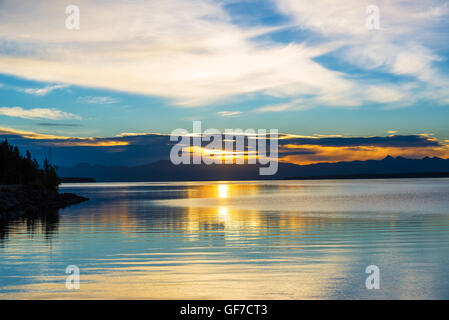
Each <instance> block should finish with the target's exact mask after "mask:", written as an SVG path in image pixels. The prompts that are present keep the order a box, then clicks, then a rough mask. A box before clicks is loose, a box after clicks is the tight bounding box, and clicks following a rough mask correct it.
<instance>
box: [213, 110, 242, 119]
mask: <svg viewBox="0 0 449 320" xmlns="http://www.w3.org/2000/svg"><path fill="white" fill-rule="evenodd" d="M241 114H242V112H241V111H219V112H218V115H220V116H221V117H228V118H230V117H237V116H239V115H241Z"/></svg>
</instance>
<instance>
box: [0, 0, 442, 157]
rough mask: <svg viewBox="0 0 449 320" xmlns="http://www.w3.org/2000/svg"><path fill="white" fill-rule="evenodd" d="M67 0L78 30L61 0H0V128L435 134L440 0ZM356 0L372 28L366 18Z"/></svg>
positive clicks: (94, 133)
mask: <svg viewBox="0 0 449 320" xmlns="http://www.w3.org/2000/svg"><path fill="white" fill-rule="evenodd" d="M73 4H75V5H77V6H78V7H79V9H80V29H79V30H68V29H67V28H66V26H65V19H66V18H67V14H66V13H65V9H66V4H65V3H61V2H55V1H39V3H34V2H33V3H28V2H27V5H26V6H24V5H23V2H21V1H11V0H6V1H2V2H1V3H0V101H1V103H0V129H1V131H2V136H5V137H7V136H18V137H21V138H22V139H23V142H22V145H23V146H24V147H28V146H32V145H33V144H36V143H37V141H36V140H37V139H36V138H30V134H28V136H27V135H26V134H23V132H28V133H30V132H31V133H33V134H36V135H35V136H34V137H36V136H37V135H39V134H41V135H51V136H54V137H56V139H57V138H58V137H69V138H88V137H91V138H93V137H95V138H114V137H116V136H117V135H120V134H123V133H141V134H146V133H164V134H168V133H170V132H171V131H172V130H174V129H176V128H186V129H189V130H191V126H192V120H202V121H203V127H204V128H217V129H225V128H242V129H246V128H255V129H258V128H267V129H270V128H276V129H279V131H280V132H282V133H290V134H296V135H305V136H312V137H322V136H334V135H340V136H343V137H367V136H379V137H382V136H384V137H385V136H388V135H393V134H395V135H420V134H424V135H426V136H428V137H432V139H437V140H438V141H439V143H440V144H441V148H443V149H445V148H446V143H447V141H446V140H449V129H448V128H449V126H448V125H447V123H448V120H449V76H448V75H449V73H448V71H449V60H448V58H449V48H448V43H449V42H448V41H447V40H448V36H447V30H448V24H449V22H448V21H449V19H448V16H449V2H448V1H433V0H428V1H414V0H411V1H386V0H385V1H380V0H378V1H376V0H373V1H364V0H348V1H345V2H341V3H336V1H328V0H316V1H313V4H311V3H310V2H309V1H302V0H264V1H252V0H248V1H234V0H228V1H227V0H223V1H206V0H193V1H184V0H166V1H160V0H158V1H156V0H153V1H139V0H136V1H95V2H93V1H75V2H73ZM369 5H375V6H377V8H379V22H380V28H379V29H378V30H377V29H375V30H369V29H368V28H367V27H366V20H367V18H370V17H371V16H370V13H368V14H367V12H366V8H367V7H368V6H369ZM47 138H49V137H47ZM41 140H42V139H41ZM50 140H51V139H50V138H49V140H48V141H47V144H48V145H52V142H51V141H50ZM25 141H27V143H25ZM40 144H42V141H40ZM86 148H88V147H87V146H86ZM445 150H446V149H445ZM440 151H441V150H440ZM86 152H87V153H89V152H88V151H86ZM62 153H64V154H67V150H64V152H62ZM62 153H61V154H62ZM56 154H58V152H56ZM376 154H377V153H376ZM407 154H408V155H410V153H407ZM421 154H422V153H419V155H421ZM431 154H433V155H438V156H441V155H443V154H446V153H445V152H442V153H441V152H440V153H435V152H433V153H431ZM379 156H380V154H379ZM95 157H96V158H98V155H97V156H95ZM95 157H94V156H92V157H91V158H89V157H87V158H86V159H87V160H88V161H90V162H94V161H95ZM124 157H125V155H124ZM61 159H62V156H61ZM339 159H340V158H339ZM342 159H345V158H344V157H343V158H342ZM84 160H85V159H84ZM326 160H329V159H328V158H327V157H326ZM340 160H341V159H340ZM61 161H62V160H61ZM298 161H299V160H298ZM137 162H141V161H137Z"/></svg>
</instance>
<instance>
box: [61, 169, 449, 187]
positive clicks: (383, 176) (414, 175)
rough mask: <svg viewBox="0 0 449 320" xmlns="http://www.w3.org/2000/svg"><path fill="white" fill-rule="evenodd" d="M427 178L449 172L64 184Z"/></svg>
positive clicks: (447, 174) (441, 176)
mask: <svg viewBox="0 0 449 320" xmlns="http://www.w3.org/2000/svg"><path fill="white" fill-rule="evenodd" d="M425 178H449V172H417V173H379V174H341V175H338V174H336V175H323V176H302V177H286V178H278V177H276V178H273V179H267V178H265V179H239V180H235V179H234V180H232V179H231V180H229V179H220V178H214V179H212V178H211V179H207V180H206V179H198V180H196V179H190V180H180V179H179V180H178V179H166V180H123V181H122V180H105V181H102V180H94V181H76V182H63V184H62V186H64V184H72V183H73V184H96V183H98V184H102V183H135V182H156V183H163V182H213V181H222V182H223V181H226V182H245V181H284V180H357V179H366V180H369V179H373V180H374V179H425Z"/></svg>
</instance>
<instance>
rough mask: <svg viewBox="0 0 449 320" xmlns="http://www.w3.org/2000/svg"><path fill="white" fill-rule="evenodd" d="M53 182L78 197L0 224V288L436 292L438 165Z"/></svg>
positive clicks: (441, 270)
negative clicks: (72, 284)
mask: <svg viewBox="0 0 449 320" xmlns="http://www.w3.org/2000/svg"><path fill="white" fill-rule="evenodd" d="M61 189H62V191H63V192H74V193H77V194H79V195H83V196H87V197H89V198H91V200H90V201H88V202H85V203H82V204H79V205H76V206H72V207H69V208H66V209H64V210H60V211H59V212H54V213H52V214H50V215H49V216H47V217H46V218H45V219H44V218H41V219H39V218H36V219H20V220H16V221H12V222H9V223H8V224H7V225H0V298H2V299H16V298H39V299H48V298H69V299H70V298H100V299H101V298H124V299H126V298H137V299H141V298H142V299H302V298H312V299H315V298H331V299H349V298H361V299H374V298H375V299H377V298H387V299H399V298H402V299H404V298H437V299H449V179H416V180H414V179H404V180H401V179H395V180H365V181H364V180H346V181H332V180H328V181H274V182H243V183H241V182H238V183H235V182H207V183H198V182H191V183H120V184H114V183H108V184H100V183H98V184H79V185H76V184H70V185H69V184H67V185H64V186H63V187H62V188H61ZM371 264H374V265H377V266H378V267H379V268H380V289H379V290H367V289H366V287H365V279H366V277H367V276H368V275H367V274H365V268H366V267H367V266H368V265H371ZM68 265H77V266H78V267H79V268H80V270H81V288H80V290H75V291H71V290H67V289H66V287H65V279H66V276H67V275H66V274H65V268H66V267H67V266H68Z"/></svg>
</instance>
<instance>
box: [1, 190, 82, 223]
mask: <svg viewBox="0 0 449 320" xmlns="http://www.w3.org/2000/svg"><path fill="white" fill-rule="evenodd" d="M87 200H89V199H88V198H84V197H80V196H77V195H75V194H73V193H59V192H57V191H48V190H45V189H42V188H33V187H24V186H2V187H0V219H7V218H15V217H19V216H22V215H38V214H42V213H45V211H46V210H50V209H59V208H64V207H67V206H70V205H72V204H76V203H80V202H83V201H87Z"/></svg>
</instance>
